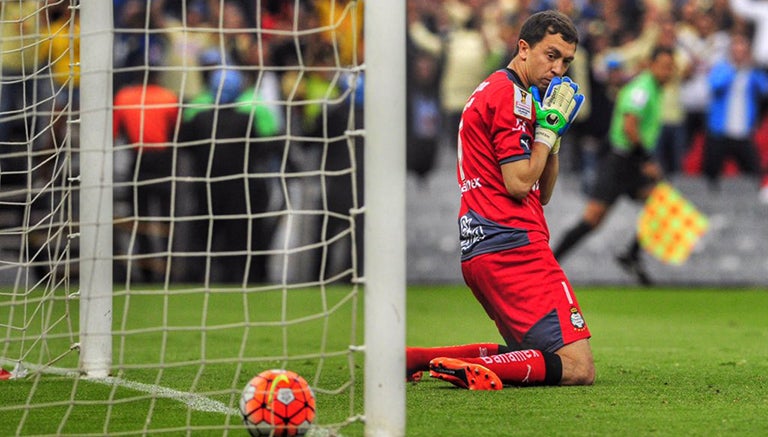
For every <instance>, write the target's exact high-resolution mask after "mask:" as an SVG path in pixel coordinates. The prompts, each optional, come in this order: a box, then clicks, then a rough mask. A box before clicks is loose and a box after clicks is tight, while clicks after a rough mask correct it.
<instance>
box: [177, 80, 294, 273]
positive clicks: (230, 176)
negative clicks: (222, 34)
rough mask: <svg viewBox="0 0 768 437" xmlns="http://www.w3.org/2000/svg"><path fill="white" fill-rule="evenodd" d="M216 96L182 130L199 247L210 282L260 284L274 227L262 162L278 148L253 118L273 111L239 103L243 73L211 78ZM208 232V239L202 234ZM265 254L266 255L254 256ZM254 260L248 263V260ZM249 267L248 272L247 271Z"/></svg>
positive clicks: (264, 271)
mask: <svg viewBox="0 0 768 437" xmlns="http://www.w3.org/2000/svg"><path fill="white" fill-rule="evenodd" d="M208 85H209V90H208V91H207V92H208V93H210V94H212V95H214V96H215V97H214V104H213V106H209V109H206V110H203V111H199V112H197V113H196V114H195V115H194V116H193V117H192V118H191V119H190V120H189V121H186V122H185V123H184V124H183V125H182V127H181V130H180V132H179V143H180V144H183V145H185V146H187V147H188V149H189V150H191V153H192V155H193V162H194V169H195V170H194V175H195V176H196V177H198V178H203V179H200V180H201V183H199V184H197V185H198V189H197V190H196V193H197V196H196V202H195V203H196V205H197V207H198V211H199V212H198V215H199V216H202V217H207V218H208V221H207V222H201V223H198V224H199V225H201V226H198V229H199V232H195V235H196V237H195V238H196V239H197V240H196V241H197V243H198V245H204V244H206V242H208V241H210V243H209V245H207V246H204V247H199V248H200V249H203V250H205V251H206V253H208V254H209V255H208V256H209V259H210V262H211V276H210V279H211V280H212V281H214V282H222V283H248V282H255V283H262V282H264V281H266V279H267V255H266V254H264V253H263V251H265V250H267V249H268V248H269V246H270V244H271V241H272V240H271V235H272V232H271V229H269V228H268V227H267V224H268V223H271V222H270V221H269V220H268V218H266V217H265V216H264V213H265V212H266V211H267V207H268V205H269V189H268V188H269V186H268V181H267V179H266V178H264V177H263V176H259V173H261V171H260V170H259V163H260V162H266V161H269V160H270V159H272V157H274V155H275V153H276V151H277V150H282V149H281V148H280V147H279V145H276V144H275V143H273V142H268V141H265V140H262V139H260V133H259V130H258V129H257V128H256V126H258V125H259V123H258V122H256V121H254V120H253V118H255V117H259V116H264V115H265V114H266V116H269V112H266V113H258V112H255V111H243V110H241V107H242V105H240V104H238V103H237V100H238V97H240V95H241V93H242V92H243V89H244V88H245V85H246V82H245V75H243V74H242V73H241V72H239V71H237V70H234V69H230V68H221V69H218V70H216V71H214V72H213V73H212V74H211V75H210V78H209V84H208ZM209 232H210V238H205V237H204V236H205V235H207V234H208V233H209ZM254 252H262V253H254ZM249 261H250V262H249ZM248 266H250V270H247V267H248Z"/></svg>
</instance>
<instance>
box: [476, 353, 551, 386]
mask: <svg viewBox="0 0 768 437" xmlns="http://www.w3.org/2000/svg"><path fill="white" fill-rule="evenodd" d="M461 360H462V361H466V362H468V363H473V364H480V365H481V366H483V367H485V368H487V369H488V370H490V371H492V372H493V373H495V374H496V375H497V376H498V377H499V379H501V381H502V382H503V383H504V384H509V385H541V384H545V385H556V384H558V383H559V382H560V378H561V377H562V373H563V371H562V363H561V361H560V357H559V356H558V355H556V354H552V353H547V352H542V351H539V350H535V349H527V350H521V351H512V352H507V353H503V354H499V355H493V356H490V357H479V358H462V359H461Z"/></svg>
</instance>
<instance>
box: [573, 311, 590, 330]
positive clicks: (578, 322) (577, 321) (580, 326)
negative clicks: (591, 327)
mask: <svg viewBox="0 0 768 437" xmlns="http://www.w3.org/2000/svg"><path fill="white" fill-rule="evenodd" d="M571 325H573V328H574V329H575V330H577V331H583V330H584V328H585V327H586V326H587V324H586V322H584V317H582V316H581V313H580V312H579V310H578V309H576V307H571Z"/></svg>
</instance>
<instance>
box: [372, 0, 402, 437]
mask: <svg viewBox="0 0 768 437" xmlns="http://www.w3.org/2000/svg"><path fill="white" fill-rule="evenodd" d="M405 6H406V5H405V1H404V0H399V1H389V0H387V1H384V0H367V1H366V2H365V131H366V138H365V141H366V155H365V172H366V173H365V184H366V185H365V210H366V217H365V238H366V244H365V262H366V270H365V278H366V281H365V289H366V292H365V328H366V331H365V332H366V336H365V344H366V361H365V410H366V411H365V416H366V435H369V436H399V435H405V376H404V372H405V370H404V369H405V284H406V248H405V238H404V235H405V203H406V186H405V181H406V174H405V168H406V166H405V126H406V119H405V113H406V110H405V79H406V77H405V72H406V68H405V34H406V33H405V32H406V29H405V10H406V8H405Z"/></svg>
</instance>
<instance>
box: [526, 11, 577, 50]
mask: <svg viewBox="0 0 768 437" xmlns="http://www.w3.org/2000/svg"><path fill="white" fill-rule="evenodd" d="M558 33H559V34H560V35H561V36H562V37H563V40H564V41H565V42H568V43H573V44H578V43H579V31H578V30H576V26H575V25H574V24H573V21H571V19H570V18H569V17H568V16H567V15H565V14H563V13H562V12H559V11H556V10H546V11H541V12H537V13H535V14H533V15H531V16H530V17H528V19H527V20H525V22H524V23H523V26H522V28H520V35H519V36H518V41H519V40H524V41H525V42H527V43H528V44H530V45H531V47H533V46H535V45H536V44H538V43H539V42H540V41H541V40H543V39H544V37H545V36H547V35H557V34H558ZM517 51H518V47H517V46H515V52H514V56H516V55H517ZM514 56H513V57H514Z"/></svg>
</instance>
